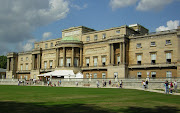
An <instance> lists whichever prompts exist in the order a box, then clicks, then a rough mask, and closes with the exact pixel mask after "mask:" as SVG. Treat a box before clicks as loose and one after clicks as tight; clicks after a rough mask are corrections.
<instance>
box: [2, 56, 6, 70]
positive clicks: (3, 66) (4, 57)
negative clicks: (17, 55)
mask: <svg viewBox="0 0 180 113" xmlns="http://www.w3.org/2000/svg"><path fill="white" fill-rule="evenodd" d="M6 67H7V57H6V56H4V55H3V56H0V68H3V69H6Z"/></svg>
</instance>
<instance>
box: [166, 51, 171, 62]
mask: <svg viewBox="0 0 180 113" xmlns="http://www.w3.org/2000/svg"><path fill="white" fill-rule="evenodd" d="M166 63H168V64H170V63H171V53H166Z"/></svg>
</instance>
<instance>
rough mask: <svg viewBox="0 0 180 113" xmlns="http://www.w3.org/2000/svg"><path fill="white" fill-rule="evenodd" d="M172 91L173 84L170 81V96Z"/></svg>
mask: <svg viewBox="0 0 180 113" xmlns="http://www.w3.org/2000/svg"><path fill="white" fill-rule="evenodd" d="M172 90H173V83H172V81H171V84H170V94H172Z"/></svg>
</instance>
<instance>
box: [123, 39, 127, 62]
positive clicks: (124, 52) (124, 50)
mask: <svg viewBox="0 0 180 113" xmlns="http://www.w3.org/2000/svg"><path fill="white" fill-rule="evenodd" d="M125 54H126V48H125V42H124V43H123V64H125V63H126V62H125V57H126V56H125Z"/></svg>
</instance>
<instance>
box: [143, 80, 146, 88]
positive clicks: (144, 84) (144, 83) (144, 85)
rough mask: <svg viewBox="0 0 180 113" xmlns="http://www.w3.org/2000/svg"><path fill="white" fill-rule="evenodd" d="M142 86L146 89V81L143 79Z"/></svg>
mask: <svg viewBox="0 0 180 113" xmlns="http://www.w3.org/2000/svg"><path fill="white" fill-rule="evenodd" d="M143 88H144V89H146V82H145V81H143Z"/></svg>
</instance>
